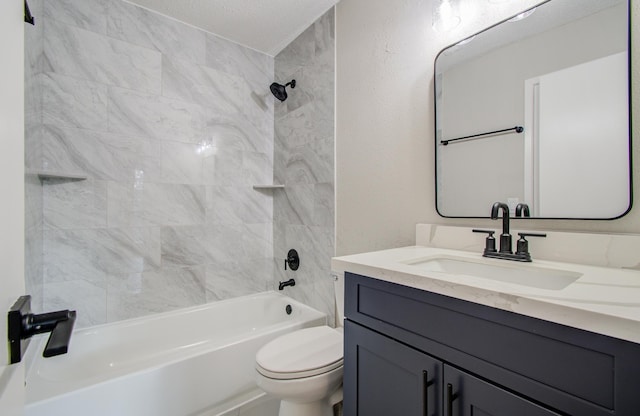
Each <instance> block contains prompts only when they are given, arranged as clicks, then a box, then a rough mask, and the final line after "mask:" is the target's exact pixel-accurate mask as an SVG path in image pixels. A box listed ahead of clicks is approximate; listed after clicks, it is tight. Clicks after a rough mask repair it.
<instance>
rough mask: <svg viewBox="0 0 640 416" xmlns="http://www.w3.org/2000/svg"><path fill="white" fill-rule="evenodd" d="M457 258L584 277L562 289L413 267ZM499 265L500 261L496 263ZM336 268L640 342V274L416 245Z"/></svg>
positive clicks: (335, 263)
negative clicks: (418, 262) (420, 261)
mask: <svg viewBox="0 0 640 416" xmlns="http://www.w3.org/2000/svg"><path fill="white" fill-rule="evenodd" d="M433 256H435V257H440V256H442V257H447V256H451V257H455V258H459V259H468V260H469V261H476V262H483V263H489V264H497V265H504V266H506V267H522V268H534V269H535V268H547V269H556V270H558V269H559V270H567V271H571V272H577V273H580V274H581V276H580V277H579V278H578V279H577V280H576V281H575V282H573V283H571V284H569V285H568V286H567V287H565V288H563V289H560V290H551V289H540V288H534V287H529V286H523V285H519V284H515V283H506V282H500V281H495V280H491V279H485V278H478V277H473V276H467V275H462V274H451V273H444V272H437V271H427V270H422V269H420V268H418V267H416V266H414V265H411V264H407V263H408V262H411V261H412V260H416V259H422V258H428V257H433ZM496 262H497V263H496ZM331 266H332V270H333V271H336V272H345V271H348V272H352V273H356V274H360V275H364V276H368V277H371V278H375V279H379V280H384V281H388V282H393V283H397V284H401V285H404V286H409V287H413V288H416V289H421V290H426V291H429V292H434V293H439V294H442V295H446V296H450V297H454V298H458V299H462V300H466V301H470V302H474V303H478V304H481V305H486V306H491V307H495V308H498V309H503V310H506V311H511V312H516V313H519V314H522V315H527V316H532V317H535V318H539V319H544V320H547V321H551V322H557V323H560V324H564V325H568V326H571V327H575V328H580V329H584V330H587V331H592V332H596V333H599V334H604V335H608V336H612V337H616V338H620V339H624V340H627V341H632V342H636V343H640V271H637V270H625V269H616V268H608V267H597V266H588V265H581V264H573V263H560V262H554V261H545V260H534V261H533V262H532V263H518V262H512V261H508V260H495V259H485V258H483V257H482V255H481V254H480V253H471V252H466V251H459V250H449V249H442V248H432V247H421V246H411V247H402V248H396V249H390V250H383V251H376V252H370V253H362V254H355V255H350V256H343V257H335V258H333V259H332V261H331Z"/></svg>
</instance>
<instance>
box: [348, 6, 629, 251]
mask: <svg viewBox="0 0 640 416" xmlns="http://www.w3.org/2000/svg"><path fill="white" fill-rule="evenodd" d="M535 3H537V1H535V0H527V1H525V0H519V1H512V2H508V3H503V4H490V3H489V2H485V1H482V2H480V1H477V2H470V1H466V3H465V4H467V6H468V7H469V10H468V12H469V13H468V14H467V15H466V16H463V19H464V21H463V23H462V25H461V26H459V27H458V28H456V29H454V30H453V31H452V32H449V33H444V34H442V33H436V32H433V30H432V29H431V1H428V0H427V1H425V0H404V1H394V2H389V1H386V0H342V1H341V2H340V3H338V6H337V15H336V49H337V51H336V56H337V60H336V175H337V180H336V200H337V204H336V228H337V231H336V250H337V254H338V255H343V254H348V253H356V252H363V251H370V250H376V249H383V248H389V247H394V246H401V245H410V244H413V243H414V241H415V240H414V238H415V237H414V232H415V229H414V227H415V224H416V223H419V222H430V223H437V224H449V225H475V226H483V227H490V226H495V225H496V224H495V223H492V222H491V221H490V220H464V219H445V218H442V217H440V216H439V215H438V214H437V212H436V210H435V193H434V172H435V164H434V154H433V148H434V145H433V142H434V117H433V61H434V59H435V57H436V55H437V53H438V52H439V51H440V50H441V49H443V48H444V47H446V46H448V45H449V44H452V43H454V42H455V41H457V40H460V39H463V38H464V37H466V36H469V35H471V34H473V33H475V32H477V31H479V30H481V29H484V28H485V27H486V26H489V25H490V24H493V23H495V22H497V21H500V20H502V19H504V18H506V17H509V16H511V15H513V14H515V13H516V12H517V11H519V10H523V9H525V8H527V7H530V6H532V5H534V4H535ZM472 7H475V9H473V8H472ZM638 17H640V5H638V4H637V3H633V4H632V21H636V20H637V18H638ZM632 38H633V39H632V42H633V43H634V44H637V43H635V42H638V41H640V39H639V38H638V33H636V31H633V33H632ZM637 57H638V53H637V52H635V51H634V52H633V57H632V59H633V60H635V59H637ZM632 68H634V74H635V75H636V76H634V80H633V85H632V97H633V101H634V102H633V106H634V108H635V109H636V110H635V111H634V113H636V114H637V108H638V105H640V102H639V101H638V98H637V96H638V94H637V91H638V81H637V79H638V77H637V74H638V69H637V66H636V65H632ZM633 130H634V133H635V134H638V129H637V127H634V129H633ZM633 158H634V160H637V162H635V163H634V166H635V168H634V180H635V186H634V188H635V191H636V192H635V193H636V194H639V193H640V192H638V191H639V190H640V187H639V186H638V183H639V182H640V173H639V172H638V168H637V166H638V164H639V163H638V162H640V151H638V149H637V148H635V149H634V151H633ZM518 228H527V229H556V230H581V231H599V232H616V233H617V232H623V233H624V232H634V233H637V232H640V211H639V210H637V209H632V211H631V212H630V213H629V214H628V215H627V216H625V217H623V218H622V219H620V220H613V221H579V220H572V221H567V220H562V221H561V220H544V221H543V220H537V221H531V220H529V221H524V220H520V221H519V222H518Z"/></svg>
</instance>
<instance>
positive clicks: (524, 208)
mask: <svg viewBox="0 0 640 416" xmlns="http://www.w3.org/2000/svg"><path fill="white" fill-rule="evenodd" d="M516 217H526V218H529V217H531V212H530V211H529V205H527V204H523V203H520V204H518V205H516Z"/></svg>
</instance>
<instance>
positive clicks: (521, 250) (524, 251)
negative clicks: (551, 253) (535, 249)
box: [516, 233, 547, 256]
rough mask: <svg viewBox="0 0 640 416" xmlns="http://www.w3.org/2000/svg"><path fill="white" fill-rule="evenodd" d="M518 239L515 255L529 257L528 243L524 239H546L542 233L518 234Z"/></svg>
mask: <svg viewBox="0 0 640 416" xmlns="http://www.w3.org/2000/svg"><path fill="white" fill-rule="evenodd" d="M518 235H519V236H520V239H519V240H518V243H517V244H516V254H517V255H524V256H529V242H528V241H527V239H526V237H546V236H547V235H546V234H544V233H518Z"/></svg>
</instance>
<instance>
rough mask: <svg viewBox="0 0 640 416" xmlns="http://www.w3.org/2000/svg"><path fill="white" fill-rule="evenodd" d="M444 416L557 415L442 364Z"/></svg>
mask: <svg viewBox="0 0 640 416" xmlns="http://www.w3.org/2000/svg"><path fill="white" fill-rule="evenodd" d="M444 401H445V403H444V408H445V412H446V413H445V415H446V416H516V415H517V416H553V415H555V416H558V415H559V414H558V413H555V412H553V411H551V410H548V409H545V408H544V407H541V406H539V405H537V404H535V403H533V402H530V401H528V400H526V399H524V398H522V397H520V396H516V395H515V394H512V393H510V392H508V391H506V390H503V389H501V388H499V387H497V386H494V385H493V384H490V383H487V382H486V381H483V380H480V379H479V378H476V377H474V376H472V375H470V374H468V373H465V372H462V371H460V370H458V369H456V368H453V367H450V366H448V365H446V364H445V365H444Z"/></svg>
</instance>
